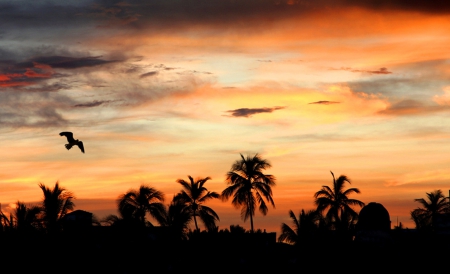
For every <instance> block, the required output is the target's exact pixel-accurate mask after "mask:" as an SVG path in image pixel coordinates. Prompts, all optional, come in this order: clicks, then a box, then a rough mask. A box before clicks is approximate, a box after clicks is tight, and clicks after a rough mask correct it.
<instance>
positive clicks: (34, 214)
mask: <svg viewBox="0 0 450 274" xmlns="http://www.w3.org/2000/svg"><path fill="white" fill-rule="evenodd" d="M41 211H42V208H41V207H40V206H27V205H26V204H25V203H22V202H20V201H17V204H16V209H15V210H14V217H15V220H16V224H15V227H16V229H17V230H18V231H22V232H30V231H33V230H37V229H39V228H40V220H39V214H40V213H41Z"/></svg>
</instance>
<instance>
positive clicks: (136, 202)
mask: <svg viewBox="0 0 450 274" xmlns="http://www.w3.org/2000/svg"><path fill="white" fill-rule="evenodd" d="M163 201H164V194H163V193H162V192H161V191H158V190H156V189H155V188H153V187H150V186H147V185H141V186H140V187H139V190H134V189H130V190H129V191H128V192H126V193H125V194H122V195H120V196H119V198H118V199H117V204H118V208H119V212H120V214H121V216H122V218H124V219H133V220H136V221H137V222H138V223H139V224H140V225H142V226H147V225H149V226H153V224H152V223H151V222H149V221H147V219H146V217H145V216H146V214H147V213H149V214H150V215H151V216H152V217H153V218H155V219H156V221H158V223H159V224H160V225H162V224H164V222H165V215H166V209H165V206H164V204H163Z"/></svg>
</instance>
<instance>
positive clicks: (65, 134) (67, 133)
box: [59, 131, 75, 143]
mask: <svg viewBox="0 0 450 274" xmlns="http://www.w3.org/2000/svg"><path fill="white" fill-rule="evenodd" d="M59 136H66V138H67V141H68V142H69V143H72V142H74V141H75V139H74V138H73V133H72V132H68V131H63V132H61V133H59Z"/></svg>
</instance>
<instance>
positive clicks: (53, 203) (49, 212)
mask: <svg viewBox="0 0 450 274" xmlns="http://www.w3.org/2000/svg"><path fill="white" fill-rule="evenodd" d="M39 187H40V188H41V189H42V192H43V194H44V198H43V201H42V214H43V215H42V221H43V224H44V227H45V228H46V229H47V232H49V233H53V232H56V231H58V230H59V225H60V220H61V219H62V218H63V217H64V216H65V215H66V214H67V213H69V212H70V211H72V210H73V209H74V207H75V204H74V203H73V201H72V199H74V198H75V197H74V195H73V194H72V192H70V191H68V190H66V189H65V188H63V187H60V186H59V182H56V184H55V187H54V188H53V189H50V188H48V187H46V186H45V185H44V184H42V183H39Z"/></svg>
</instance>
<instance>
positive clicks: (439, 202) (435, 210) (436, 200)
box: [411, 189, 450, 230]
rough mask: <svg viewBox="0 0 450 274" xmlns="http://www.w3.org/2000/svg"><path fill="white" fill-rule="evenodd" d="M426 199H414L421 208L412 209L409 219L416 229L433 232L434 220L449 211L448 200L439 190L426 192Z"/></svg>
mask: <svg viewBox="0 0 450 274" xmlns="http://www.w3.org/2000/svg"><path fill="white" fill-rule="evenodd" d="M426 194H427V199H428V200H425V199H423V198H420V199H414V201H416V202H418V203H420V204H421V205H422V207H419V208H417V209H414V210H413V211H412V212H411V218H412V219H413V220H414V222H415V223H416V227H417V228H429V229H431V230H434V229H435V227H436V219H437V217H438V216H439V215H441V214H443V213H447V212H449V210H450V206H449V202H448V198H447V197H445V196H444V194H443V193H442V191H441V190H440V189H438V190H434V191H432V192H429V193H428V192H427V193H426Z"/></svg>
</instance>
